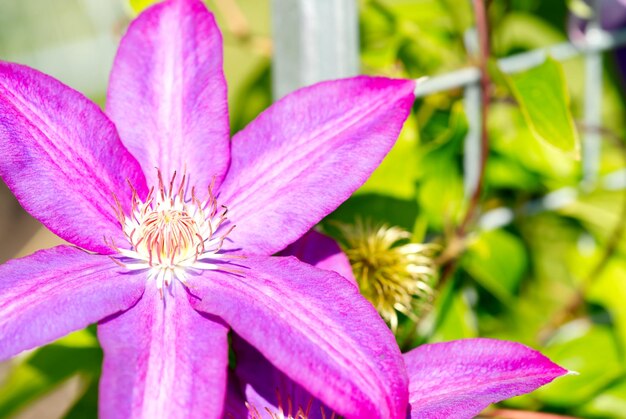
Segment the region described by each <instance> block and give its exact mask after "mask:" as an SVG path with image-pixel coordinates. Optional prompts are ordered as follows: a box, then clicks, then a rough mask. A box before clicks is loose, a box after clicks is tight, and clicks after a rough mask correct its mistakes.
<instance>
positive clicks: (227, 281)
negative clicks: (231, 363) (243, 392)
mask: <svg viewBox="0 0 626 419" xmlns="http://www.w3.org/2000/svg"><path fill="white" fill-rule="evenodd" d="M241 264H242V265H243V266H244V268H242V271H243V275H242V276H241V277H240V276H236V275H227V274H224V273H220V272H211V271H204V272H203V273H202V274H201V275H200V276H198V277H192V278H190V282H189V286H190V289H191V290H192V293H193V294H195V296H196V297H197V299H195V300H194V299H192V300H191V301H192V303H193V305H194V307H195V308H196V309H197V310H199V311H202V312H206V313H211V314H215V315H217V316H220V317H221V318H223V319H224V320H225V321H226V322H227V323H228V324H229V325H230V326H231V327H232V328H233V330H234V331H235V332H236V333H237V334H238V335H239V336H241V337H242V338H243V339H245V340H246V341H247V342H249V343H250V344H251V345H253V346H254V347H256V348H257V349H258V350H259V351H260V352H261V353H262V354H263V356H265V357H266V358H267V359H268V360H269V361H270V362H271V363H272V364H273V365H274V366H275V367H276V368H278V369H280V370H281V371H282V372H284V373H285V374H286V375H287V376H288V377H289V378H291V379H292V380H294V381H295V382H297V383H298V384H300V385H301V386H302V387H303V388H304V389H305V390H307V391H308V392H310V393H311V394H312V395H314V396H315V397H316V398H318V399H320V400H321V401H322V402H323V403H324V404H326V405H327V406H329V407H330V408H332V409H333V410H335V411H336V412H337V413H339V414H342V415H345V416H348V417H363V418H365V417H367V418H376V417H382V418H404V416H405V410H406V406H407V386H408V382H407V379H406V371H405V368H404V365H403V363H402V358H401V356H400V351H399V349H398V346H397V344H396V342H395V339H394V337H393V335H392V333H391V331H390V330H389V329H388V328H387V325H386V324H385V323H384V322H383V320H382V319H381V318H380V316H379V315H378V313H377V312H376V310H375V309H374V308H373V307H372V305H371V304H370V303H369V302H367V301H366V300H365V299H364V298H363V297H362V296H361V295H360V294H359V292H358V290H357V288H356V287H355V286H354V285H353V284H351V283H350V282H349V281H347V280H346V279H345V278H343V277H341V276H339V275H337V274H336V273H334V272H329V271H324V270H321V269H317V268H314V267H312V266H310V265H307V264H304V263H302V262H300V261H298V260H297V259H295V258H293V257H288V258H281V257H260V256H259V257H247V258H246V259H243V260H242V262H241Z"/></svg>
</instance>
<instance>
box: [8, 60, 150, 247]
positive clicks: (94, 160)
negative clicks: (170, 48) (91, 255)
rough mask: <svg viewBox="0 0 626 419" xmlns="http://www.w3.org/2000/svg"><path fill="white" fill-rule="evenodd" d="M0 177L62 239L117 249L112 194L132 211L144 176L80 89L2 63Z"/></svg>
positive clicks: (142, 189)
mask: <svg viewBox="0 0 626 419" xmlns="http://www.w3.org/2000/svg"><path fill="white" fill-rule="evenodd" d="M0 139H1V140H2V141H0V176H1V177H2V179H4V181H5V182H6V184H7V185H8V186H9V188H10V189H11V191H12V192H13V193H14V194H15V196H16V197H17V199H18V201H19V202H20V204H21V205H22V206H23V207H24V208H25V209H26V210H27V211H28V212H29V213H30V214H31V215H33V216H34V217H35V218H37V219H38V220H39V221H41V222H42V223H43V224H44V225H45V226H46V227H48V228H49V229H50V230H52V231H53V232H54V233H55V234H57V235H58V236H60V237H61V238H63V239H65V240H67V241H69V242H70V243H72V244H75V245H77V246H80V247H82V248H84V249H87V250H91V251H94V252H98V253H103V254H109V253H113V250H112V249H111V247H110V246H108V245H107V244H106V243H105V239H104V237H105V236H106V237H107V238H108V239H110V238H113V239H116V241H121V240H124V239H123V235H122V234H121V230H120V228H119V223H118V221H117V218H116V215H115V209H114V205H113V204H114V199H113V197H114V195H115V196H117V197H118V198H119V200H120V202H121V203H122V206H123V208H124V209H125V210H127V211H128V210H129V209H130V197H131V191H130V188H129V187H128V184H127V181H130V182H131V183H132V184H133V185H134V186H135V188H136V189H137V191H138V192H139V194H140V195H141V196H145V192H146V182H145V178H144V175H143V173H142V172H141V169H140V167H139V165H138V163H137V161H136V160H135V159H134V157H133V156H131V155H130V154H129V153H128V151H126V149H125V148H124V146H123V145H122V143H121V142H120V140H119V138H118V136H117V132H116V131H115V127H114V126H113V124H112V123H111V121H109V119H108V118H107V117H106V116H105V115H104V114H103V113H102V111H100V109H99V108H98V106H97V105H96V104H94V103H92V102H91V101H90V100H89V99H87V98H86V97H84V96H83V95H82V94H80V93H78V92H77V91H75V90H73V89H71V88H69V87H67V86H65V85H64V84H62V83H60V82H59V81H57V80H55V79H53V78H52V77H50V76H47V75H45V74H43V73H40V72H39V71H37V70H33V69H31V68H28V67H25V66H22V65H18V64H11V63H4V62H0Z"/></svg>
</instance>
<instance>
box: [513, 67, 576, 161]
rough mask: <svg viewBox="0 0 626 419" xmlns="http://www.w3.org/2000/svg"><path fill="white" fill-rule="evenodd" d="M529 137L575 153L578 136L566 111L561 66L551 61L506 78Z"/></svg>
mask: <svg viewBox="0 0 626 419" xmlns="http://www.w3.org/2000/svg"><path fill="white" fill-rule="evenodd" d="M507 80H508V81H509V86H510V87H511V90H512V92H513V94H514V95H515V98H516V99H517V102H518V104H519V105H520V108H521V110H522V114H523V115H524V118H525V119H526V122H527V123H528V126H529V127H530V129H531V131H532V133H533V134H534V135H535V137H537V138H538V139H539V140H541V141H545V142H547V143H549V144H552V145H553V146H555V147H557V148H560V149H561V150H564V151H569V152H573V153H575V155H576V154H577V153H578V152H579V148H580V145H579V139H578V132H577V131H576V127H575V125H574V119H573V118H572V115H571V113H570V110H569V96H568V93H567V87H566V84H565V77H564V75H563V70H562V69H561V65H560V64H559V63H558V62H556V61H555V60H553V59H551V58H547V59H546V60H545V62H544V63H543V64H541V65H539V66H536V67H533V68H531V69H529V70H526V71H523V72H519V73H515V74H512V75H509V76H508V77H507Z"/></svg>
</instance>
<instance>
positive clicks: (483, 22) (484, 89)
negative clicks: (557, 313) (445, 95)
mask: <svg viewBox="0 0 626 419" xmlns="http://www.w3.org/2000/svg"><path fill="white" fill-rule="evenodd" d="M473 4H474V15H475V16H476V28H477V31H478V42H479V46H480V53H479V55H478V68H479V70H480V86H481V99H482V100H481V145H480V166H479V172H478V182H477V183H476V187H475V188H474V191H473V192H472V196H471V197H470V201H469V204H468V207H467V211H466V212H465V216H464V217H463V220H462V221H461V223H460V224H459V226H458V228H457V229H456V231H455V232H454V236H453V238H452V239H451V240H450V244H451V245H453V246H454V250H455V251H454V252H449V251H447V250H448V249H446V250H444V252H443V254H442V256H445V258H444V257H442V258H440V262H441V263H442V264H443V265H441V266H442V267H443V271H442V273H441V277H440V279H439V284H440V286H441V285H443V284H444V283H445V282H446V281H447V280H448V279H449V278H450V276H451V275H452V273H453V272H454V269H455V267H456V259H457V258H458V256H459V254H460V253H462V249H463V248H464V246H461V247H460V248H461V251H458V249H459V244H462V243H463V242H464V241H465V236H466V235H467V230H468V228H469V226H470V224H471V223H472V222H473V221H474V219H475V217H476V212H477V210H478V205H479V203H480V198H481V195H482V192H483V186H484V182H485V169H486V167H487V157H488V156H489V133H488V131H487V115H488V112H489V102H490V99H491V94H490V90H491V79H490V77H489V69H488V67H487V63H488V60H489V55H490V46H489V22H488V19H487V10H486V8H485V3H484V2H483V0H473Z"/></svg>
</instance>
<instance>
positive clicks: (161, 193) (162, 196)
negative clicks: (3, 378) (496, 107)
mask: <svg viewBox="0 0 626 419" xmlns="http://www.w3.org/2000/svg"><path fill="white" fill-rule="evenodd" d="M413 89H414V83H413V82H412V81H403V80H390V79H384V78H371V77H356V78H352V79H347V80H340V81H331V82H326V83H321V84H318V85H316V86H313V87H310V88H306V89H302V90H300V91H297V92H295V93H293V94H291V95H289V96H287V97H285V98H284V99H282V100H281V101H279V102H277V103H276V104H275V105H274V106H272V107H271V108H270V109H268V110H267V111H265V112H264V113H263V114H261V115H260V116H259V117H258V118H257V119H256V120H255V121H254V122H252V123H251V124H250V125H249V126H248V127H247V128H245V129H244V130H243V131H242V132H240V133H238V134H237V135H235V137H234V138H233V139H232V141H230V140H229V124H228V114H227V103H226V83H225V80H224V76H223V72H222V40H221V35H220V33H219V30H218V28H217V27H216V25H215V21H214V18H213V16H212V15H211V14H210V12H209V11H208V10H206V8H205V6H204V5H203V4H202V2H201V1H199V0H168V1H165V2H163V3H160V4H158V5H155V6H154V7H152V8H150V9H148V10H147V11H145V12H144V13H143V14H141V15H140V16H139V17H138V18H137V19H136V20H135V21H134V22H133V23H132V24H131V25H130V27H129V29H128V31H127V33H126V35H125V37H124V38H123V40H122V42H121V45H120V48H119V51H118V53H117V57H116V59H115V63H114V67H113V71H112V74H111V81H110V86H109V91H108V100H107V108H106V114H104V113H102V112H101V111H100V109H99V108H98V107H97V106H96V105H95V104H93V103H92V102H90V101H89V100H88V99H86V98H85V97H84V96H82V95H81V94H80V93H78V92H76V91H74V90H72V89H71V88H69V87H67V86H65V85H63V84H61V83H60V82H58V81H56V80H54V79H52V78H51V77H48V76H46V75H44V74H42V73H40V72H38V71H36V70H33V69H30V68H27V67H24V66H21V65H18V64H11V63H4V62H2V63H0V176H2V178H3V179H4V181H5V182H6V184H7V185H8V186H9V188H10V189H11V190H12V191H13V193H14V194H15V196H16V197H17V199H18V200H19V202H20V203H21V205H22V206H23V207H24V208H25V209H26V210H27V211H29V212H30V213H31V214H32V215H33V216H34V217H36V218H37V219H39V220H40V221H41V222H42V223H43V224H44V225H45V226H47V227H48V228H49V229H50V230H51V231H53V232H55V233H56V234H57V235H59V236H60V237H61V238H63V239H65V240H66V241H68V242H69V243H71V244H72V245H73V246H59V247H56V248H53V249H49V250H42V251H39V252H37V253H35V254H33V255H31V256H28V257H25V258H23V259H18V260H13V261H10V262H8V263H6V264H4V265H2V266H0V359H6V358H9V357H11V356H13V355H15V354H17V353H19V352H21V351H23V350H26V349H30V348H33V347H36V346H39V345H42V344H45V343H47V342H50V341H52V340H54V339H56V338H58V337H61V336H63V335H65V334H67V333H68V332H71V331H73V330H76V329H80V328H83V327H85V326H87V325H88V324H90V323H94V322H98V323H99V325H98V337H99V340H100V343H101V345H102V347H103V350H104V365H103V373H102V379H101V382H100V415H101V416H102V417H103V418H111V417H113V418H117V417H149V418H155V417H168V418H175V417H219V416H220V415H222V413H223V404H224V400H225V394H226V381H227V370H228V368H227V365H228V339H227V335H228V332H229V330H230V329H232V330H233V331H235V332H236V333H237V335H238V336H239V337H240V338H241V339H243V340H244V341H245V342H247V343H248V344H249V345H251V346H252V347H254V348H256V350H258V351H259V353H261V354H262V355H263V356H264V357H265V358H266V359H267V360H268V361H269V362H271V364H272V365H273V366H274V367H275V368H277V369H279V370H280V371H282V372H283V373H284V374H286V376H288V377H289V378H290V379H291V380H293V381H294V382H297V383H298V384H299V385H300V386H302V387H303V388H305V389H306V391H307V392H309V393H310V394H312V395H314V396H315V397H316V398H317V399H319V400H322V401H323V403H324V404H326V405H327V406H330V407H331V408H332V409H333V410H334V411H337V412H339V413H340V414H343V415H345V416H349V417H367V418H374V417H384V418H400V417H404V416H405V408H406V404H407V398H408V390H407V383H408V378H407V374H406V371H405V367H404V364H403V362H402V357H401V354H400V352H399V350H398V348H397V346H396V344H395V340H394V338H393V336H392V334H391V333H390V331H389V330H388V329H387V327H386V325H385V324H384V322H383V321H382V320H381V319H380V317H379V316H378V314H377V313H376V311H375V310H374V308H373V307H372V306H371V305H370V304H369V303H368V302H367V301H366V300H364V299H363V298H362V297H361V296H360V295H359V293H358V291H357V290H356V288H355V287H354V286H353V285H352V284H350V283H348V282H347V281H346V280H345V279H344V278H342V277H341V276H339V275H337V274H335V273H332V272H329V271H325V270H321V269H317V268H314V267H312V266H310V265H307V264H305V263H302V262H300V261H298V260H297V259H296V258H293V257H272V256H271V255H272V254H274V253H275V252H278V251H280V250H281V249H283V248H285V247H286V246H287V245H289V244H290V243H292V242H294V241H295V240H296V239H297V238H298V237H299V236H301V235H302V234H304V233H305V232H306V231H307V230H308V229H309V228H311V227H312V226H313V225H314V224H316V223H317V222H318V221H319V220H320V219H322V218H323V217H324V216H326V215H327V214H328V213H329V212H331V211H332V210H334V209H335V208H336V207H337V206H338V205H339V204H340V203H341V202H342V201H344V200H345V199H347V198H348V197H349V196H350V194H351V193H352V192H353V191H354V190H355V189H356V188H358V187H359V186H360V185H361V184H362V183H363V182H364V181H365V180H366V179H367V177H368V176H369V174H370V173H371V172H372V171H373V170H374V168H375V167H376V166H377V165H378V164H379V163H380V161H381V160H382V159H383V157H384V156H385V154H386V153H387V152H388V151H389V149H390V148H391V147H392V145H393V144H394V141H395V139H396V137H397V136H398V133H399V132H400V129H401V127H402V125H403V123H404V120H405V119H406V117H407V115H408V113H409V110H410V108H411V106H412V103H413V99H414V96H413ZM226 208H228V213H227V212H226ZM235 225H236V228H234V226H235Z"/></svg>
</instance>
